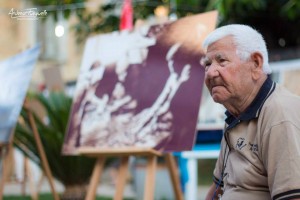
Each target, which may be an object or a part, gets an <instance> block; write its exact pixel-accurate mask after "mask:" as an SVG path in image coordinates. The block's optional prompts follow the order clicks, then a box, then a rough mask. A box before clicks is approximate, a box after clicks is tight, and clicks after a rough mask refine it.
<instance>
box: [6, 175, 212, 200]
mask: <svg viewBox="0 0 300 200" xmlns="http://www.w3.org/2000/svg"><path fill="white" fill-rule="evenodd" d="M55 189H56V190H57V192H59V193H60V192H62V191H63V190H64V187H63V186H62V185H61V184H60V183H58V182H55ZM207 189H208V187H206V186H203V187H199V189H198V197H197V200H204V197H205V194H206V192H207ZM34 190H35V191H36V190H37V187H35V188H34ZM39 191H40V192H39V193H49V192H51V191H50V188H49V184H48V182H47V180H44V181H43V182H42V184H41V185H40V189H39ZM114 191H115V188H114V185H113V184H111V183H100V184H99V187H98V189H97V194H98V195H101V196H106V197H113V195H114ZM25 192H26V194H27V195H30V194H31V190H30V184H29V182H27V183H26V184H25ZM21 194H22V184H20V183H17V182H9V183H6V184H5V187H4V196H5V195H21ZM124 197H129V198H133V199H135V198H136V192H135V189H134V187H133V186H132V185H130V184H127V185H126V188H125V191H124Z"/></svg>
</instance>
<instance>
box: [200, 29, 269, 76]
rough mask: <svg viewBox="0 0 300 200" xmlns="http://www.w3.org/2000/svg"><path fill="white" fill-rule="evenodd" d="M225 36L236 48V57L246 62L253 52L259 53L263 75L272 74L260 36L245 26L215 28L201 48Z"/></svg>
mask: <svg viewBox="0 0 300 200" xmlns="http://www.w3.org/2000/svg"><path fill="white" fill-rule="evenodd" d="M226 36H232V37H233V40H234V43H235V44H236V48H237V55H238V56H239V57H240V58H241V59H243V60H247V59H249V58H250V55H251V54H252V53H254V52H259V53H261V54H262V56H263V71H264V73H265V74H270V73H271V72H272V70H271V68H270V66H269V62H268V51H267V47H266V43H265V41H264V39H263V37H262V35H261V34H260V33H259V32H257V31H256V30H254V29H253V28H251V27H250V26H247V25H242V24H231V25H226V26H222V27H220V28H217V29H216V30H214V31H213V32H211V33H210V34H209V35H208V36H207V37H206V39H205V40H204V42H203V45H202V46H203V48H204V49H207V47H208V46H209V45H211V44H212V43H214V42H216V41H217V40H220V39H222V38H224V37H226Z"/></svg>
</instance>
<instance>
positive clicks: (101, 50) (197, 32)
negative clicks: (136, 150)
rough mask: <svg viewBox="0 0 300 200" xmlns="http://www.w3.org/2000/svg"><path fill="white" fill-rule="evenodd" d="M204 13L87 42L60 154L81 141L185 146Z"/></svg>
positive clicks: (207, 17) (191, 126)
mask: <svg viewBox="0 0 300 200" xmlns="http://www.w3.org/2000/svg"><path fill="white" fill-rule="evenodd" d="M216 18H217V13H216V12H209V13H204V14H199V15H194V16H189V17H185V18H181V19H179V20H177V21H172V22H168V23H164V24H158V25H152V26H148V27H146V26H144V27H141V28H139V29H137V30H135V31H131V32H129V31H122V32H113V33H110V34H102V35H98V36H94V37H91V38H89V39H88V40H87V42H86V45H85V51H84V55H83V60H82V64H81V72H80V75H79V77H78V80H77V85H76V89H75V94H74V98H73V105H72V111H71V115H70V118H69V125H68V132H67V134H66V137H65V142H64V146H63V153H64V154H76V153H77V151H76V150H77V149H78V148H79V147H95V148H99V149H101V148H122V147H146V148H154V149H157V150H160V151H168V152H170V151H181V150H189V149H191V148H192V146H193V144H194V138H195V134H196V125H197V118H198V112H199V105H200V99H201V94H202V87H203V79H204V69H203V67H202V65H201V58H202V57H203V50H202V49H201V44H202V41H203V39H204V37H205V36H206V35H207V34H208V33H209V32H211V31H212V30H213V29H214V28H215V24H216Z"/></svg>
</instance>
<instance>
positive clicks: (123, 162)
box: [114, 156, 129, 200]
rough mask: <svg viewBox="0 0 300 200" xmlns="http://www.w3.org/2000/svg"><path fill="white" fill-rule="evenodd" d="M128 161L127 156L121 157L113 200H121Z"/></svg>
mask: <svg viewBox="0 0 300 200" xmlns="http://www.w3.org/2000/svg"><path fill="white" fill-rule="evenodd" d="M128 161H129V157H128V156H125V157H122V160H121V165H120V169H119V174H118V180H117V181H118V182H117V188H116V193H115V197H114V200H122V199H123V193H124V187H125V184H126V180H127V172H128Z"/></svg>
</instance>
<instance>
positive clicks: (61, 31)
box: [55, 24, 65, 37]
mask: <svg viewBox="0 0 300 200" xmlns="http://www.w3.org/2000/svg"><path fill="white" fill-rule="evenodd" d="M64 33H65V28H64V26H63V25H61V24H58V25H56V27H55V35H56V37H62V36H63V35H64Z"/></svg>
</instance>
